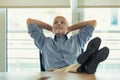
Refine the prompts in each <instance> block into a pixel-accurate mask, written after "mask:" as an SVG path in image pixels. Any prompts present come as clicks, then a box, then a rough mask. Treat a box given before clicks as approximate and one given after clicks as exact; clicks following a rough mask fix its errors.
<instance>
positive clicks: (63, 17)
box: [54, 16, 68, 25]
mask: <svg viewBox="0 0 120 80" xmlns="http://www.w3.org/2000/svg"><path fill="white" fill-rule="evenodd" d="M56 18H63V19H64V20H65V21H66V23H67V25H68V21H67V19H66V18H65V17H63V16H56V17H55V18H54V20H55V19H56Z"/></svg>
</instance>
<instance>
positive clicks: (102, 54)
mask: <svg viewBox="0 0 120 80" xmlns="http://www.w3.org/2000/svg"><path fill="white" fill-rule="evenodd" d="M108 55H109V49H108V48H107V47H104V48H102V49H101V50H100V51H99V52H98V53H96V56H95V58H94V59H93V60H92V61H91V63H89V64H88V65H87V66H85V69H86V72H87V73H89V74H94V73H95V72H96V69H97V66H98V64H99V63H100V62H102V61H104V60H105V59H106V58H107V57H108Z"/></svg>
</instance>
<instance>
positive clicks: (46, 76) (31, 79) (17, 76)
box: [0, 70, 120, 80]
mask: <svg viewBox="0 0 120 80" xmlns="http://www.w3.org/2000/svg"><path fill="white" fill-rule="evenodd" d="M119 74H120V72H119V71H117V72H116V71H114V70H113V71H110V72H109V71H108V72H104V70H102V71H100V72H97V73H96V74H94V75H92V74H84V73H68V72H0V80H120V76H119Z"/></svg>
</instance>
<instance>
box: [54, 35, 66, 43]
mask: <svg viewBox="0 0 120 80" xmlns="http://www.w3.org/2000/svg"><path fill="white" fill-rule="evenodd" d="M67 39H68V37H67V35H66V34H64V35H63V36H59V35H58V34H56V35H55V36H54V40H55V41H59V40H62V41H63V42H64V41H66V40H67Z"/></svg>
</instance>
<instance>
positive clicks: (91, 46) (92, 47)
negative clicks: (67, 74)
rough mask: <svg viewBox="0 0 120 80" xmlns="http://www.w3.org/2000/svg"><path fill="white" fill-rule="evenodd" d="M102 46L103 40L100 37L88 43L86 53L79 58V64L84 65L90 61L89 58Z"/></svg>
mask: <svg viewBox="0 0 120 80" xmlns="http://www.w3.org/2000/svg"><path fill="white" fill-rule="evenodd" d="M100 44H101V39H100V38H99V37H96V38H94V39H92V40H91V41H90V42H89V43H88V46H87V49H86V51H85V52H84V53H82V54H80V55H79V56H78V58H77V62H78V63H79V64H83V63H84V62H85V61H86V60H87V59H88V57H89V56H91V55H92V54H93V53H95V52H96V51H98V49H99V46H100Z"/></svg>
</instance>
